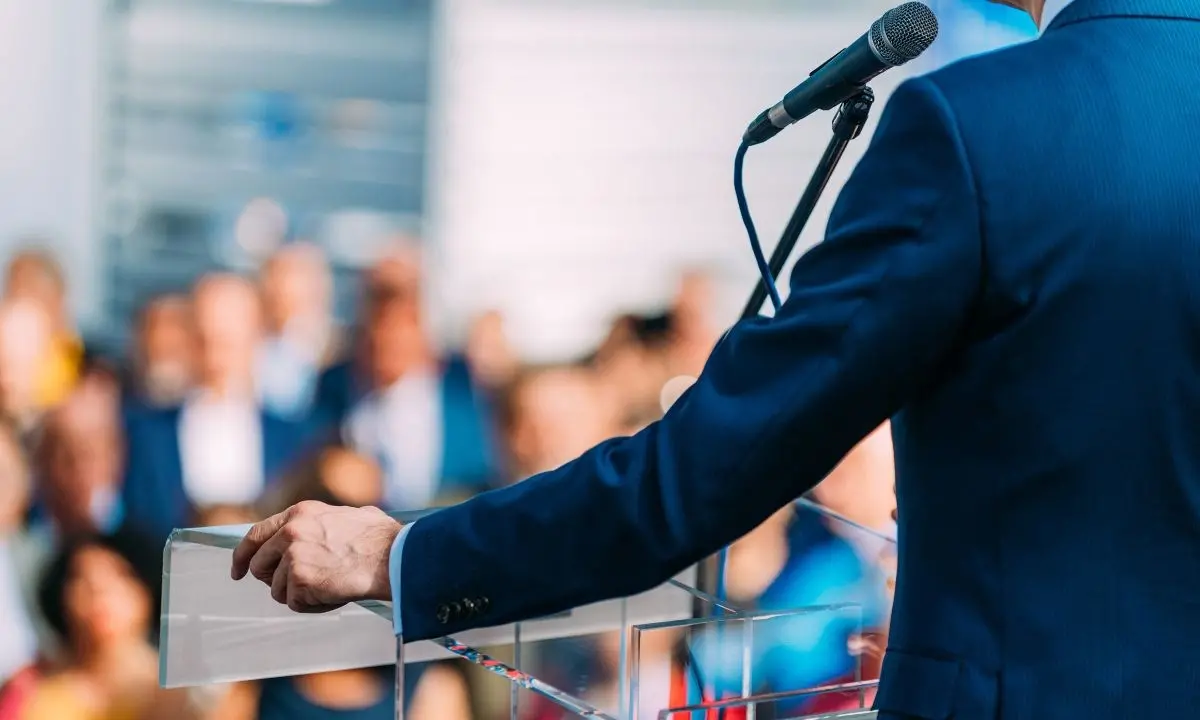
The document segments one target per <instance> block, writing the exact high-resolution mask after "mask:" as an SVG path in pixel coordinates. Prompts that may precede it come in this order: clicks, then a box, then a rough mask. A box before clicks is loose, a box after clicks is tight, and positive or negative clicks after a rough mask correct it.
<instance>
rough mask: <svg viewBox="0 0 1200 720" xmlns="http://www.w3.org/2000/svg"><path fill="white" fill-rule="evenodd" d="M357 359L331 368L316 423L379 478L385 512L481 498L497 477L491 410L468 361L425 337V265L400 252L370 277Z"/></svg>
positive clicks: (411, 251) (412, 252)
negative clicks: (374, 467) (372, 464)
mask: <svg viewBox="0 0 1200 720" xmlns="http://www.w3.org/2000/svg"><path fill="white" fill-rule="evenodd" d="M364 285H365V287H364V298H363V307H362V324H363V327H362V329H361V332H362V334H361V337H360V339H359V344H358V347H357V352H356V356H355V357H354V358H353V359H351V360H349V361H347V362H344V363H341V364H339V365H335V366H333V367H332V368H330V369H329V370H328V371H326V373H324V375H323V376H322V378H321V383H320V387H319V388H318V393H317V395H318V417H320V418H322V419H324V420H325V421H326V422H328V423H330V424H332V425H334V426H335V427H337V428H339V429H340V431H341V434H342V437H343V439H344V440H345V442H346V444H347V445H348V446H350V447H351V448H353V449H354V450H355V451H356V452H359V453H361V454H363V455H365V456H367V457H370V458H373V459H374V460H375V461H376V462H377V463H379V466H380V467H381V468H382V469H383V474H384V489H383V505H384V506H385V507H388V508H391V509H395V510H415V509H421V508H425V507H429V506H431V505H433V504H435V503H439V502H442V501H445V500H448V499H462V498H463V497H465V496H469V495H471V494H474V493H475V492H478V491H479V490H481V489H484V488H485V487H486V486H488V485H489V484H490V483H491V482H492V481H493V479H494V477H495V475H496V468H495V464H494V462H493V459H492V442H491V440H492V438H491V433H490V430H489V425H488V420H487V418H488V414H487V409H486V408H485V406H484V401H483V398H482V395H481V394H480V393H479V392H478V391H477V388H476V387H475V383H474V381H473V379H472V377H471V373H470V371H469V369H468V367H467V364H466V362H465V361H463V360H462V359H460V358H453V357H452V358H443V357H442V356H441V355H440V354H439V352H438V350H437V348H436V347H435V345H434V343H433V340H432V338H431V337H430V332H429V329H428V327H427V323H426V317H425V307H424V301H423V286H422V268H421V255H420V253H419V251H418V250H417V248H416V247H415V246H413V245H411V244H405V245H401V246H398V247H397V248H395V249H393V250H392V251H391V252H389V253H388V254H387V255H386V256H385V257H383V258H382V259H381V260H380V261H379V262H378V263H377V264H376V265H375V266H374V267H373V268H372V269H371V270H370V271H369V272H368V273H367V276H366V278H365V283H364Z"/></svg>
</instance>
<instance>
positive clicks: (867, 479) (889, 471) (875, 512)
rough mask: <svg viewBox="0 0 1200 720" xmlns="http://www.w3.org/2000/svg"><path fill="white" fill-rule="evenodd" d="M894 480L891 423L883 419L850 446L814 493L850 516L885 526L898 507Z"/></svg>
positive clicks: (820, 500) (876, 526)
mask: <svg viewBox="0 0 1200 720" xmlns="http://www.w3.org/2000/svg"><path fill="white" fill-rule="evenodd" d="M895 483H896V472H895V458H894V453H893V450H892V435H891V425H890V424H889V423H884V424H883V425H882V426H880V427H879V428H878V429H877V430H875V432H873V433H871V434H870V435H868V436H867V437H866V439H864V440H863V441H862V442H861V443H859V444H858V445H857V446H856V447H855V448H854V449H853V450H851V451H850V453H849V454H848V455H846V457H845V458H844V459H843V460H842V462H841V463H839V464H838V466H837V467H836V468H834V470H833V472H831V473H830V474H829V476H828V477H826V478H825V480H823V481H822V482H821V484H819V485H817V487H816V488H814V490H813V494H814V496H815V497H816V499H817V500H818V502H820V503H821V504H822V505H825V506H827V507H829V508H830V509H832V510H834V511H836V512H838V513H841V514H842V515H845V516H846V517H848V518H850V519H851V520H855V521H857V522H860V523H862V524H864V525H866V526H868V527H873V528H884V527H887V526H888V525H889V524H890V520H891V514H892V509H893V508H895V507H896V492H895Z"/></svg>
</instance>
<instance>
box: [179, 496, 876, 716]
mask: <svg viewBox="0 0 1200 720" xmlns="http://www.w3.org/2000/svg"><path fill="white" fill-rule="evenodd" d="M825 516H826V521H827V522H831V523H842V524H843V527H842V530H847V529H848V530H849V531H850V532H853V533H860V534H862V535H864V537H867V538H868V539H870V540H872V541H875V542H876V543H877V544H879V545H880V546H883V547H890V546H892V545H894V541H891V540H890V539H888V538H885V537H883V536H881V535H879V534H878V533H874V532H873V531H870V530H866V529H865V528H860V527H858V526H854V525H853V523H849V522H848V521H845V520H844V519H841V518H839V517H837V516H836V515H833V514H828V513H826V514H825ZM409 517H411V516H409ZM248 529H249V526H248V525H247V526H228V527H214V528H203V529H189V530H178V531H176V532H175V533H174V534H173V535H172V536H171V538H170V540H169V541H168V543H167V546H166V549H165V558H164V560H165V562H164V577H163V581H164V582H163V615H162V631H161V668H160V681H161V683H162V685H163V686H164V687H193V686H200V685H208V684H214V683H229V682H235V681H243V680H257V679H265V678H272V677H283V676H292V675H305V674H311V673H318V672H325V671H334V670H347V669H352V668H367V667H377V666H382V665H391V664H395V666H396V678H397V681H396V697H397V702H396V717H397V718H402V717H403V715H404V702H403V700H404V687H405V685H404V682H403V678H404V671H405V665H406V664H412V663H420V662H425V661H430V660H440V659H450V658H458V659H460V660H461V661H463V662H467V663H470V664H471V665H472V666H474V671H475V672H478V673H485V674H488V675H491V676H494V677H497V678H500V679H501V680H499V681H497V680H492V681H490V682H500V681H502V682H506V683H508V684H509V690H508V697H507V698H506V702H507V705H508V709H507V714H508V715H509V716H510V717H512V718H513V719H514V720H516V719H517V718H519V717H527V716H528V715H529V713H528V712H527V711H530V710H532V709H534V708H537V707H543V708H544V707H552V708H553V710H554V712H553V713H551V714H556V715H558V716H566V717H591V718H601V719H607V720H642V718H655V719H661V720H703V719H706V718H710V717H722V718H726V717H728V718H735V717H736V718H746V719H747V720H748V719H750V718H754V717H755V716H756V714H759V713H761V714H762V715H763V716H769V717H772V718H827V719H830V720H832V719H833V718H846V720H859V719H865V718H872V717H874V715H873V713H871V712H870V711H869V710H867V709H866V708H868V707H869V706H870V699H871V697H872V696H873V691H874V686H875V685H876V680H875V676H874V675H873V673H872V672H871V671H870V670H867V671H866V672H864V664H863V660H862V653H861V650H860V647H861V645H859V644H856V643H855V642H853V639H856V638H866V637H869V636H870V634H871V632H872V631H874V630H875V628H871V627H867V626H865V625H864V609H863V607H862V606H861V605H860V604H858V603H854V602H833V603H829V604H823V605H816V606H812V607H802V608H795V609H790V610H769V611H767V610H753V609H748V608H744V607H738V606H736V605H734V604H732V603H730V602H728V601H721V600H718V599H717V598H715V597H712V596H710V595H707V594H705V593H703V592H701V591H699V590H697V589H696V588H695V587H694V586H693V580H694V572H693V571H688V572H685V573H683V574H681V575H680V576H678V577H676V578H674V579H672V580H671V581H669V582H667V583H666V584H664V585H662V586H661V587H659V588H657V589H655V590H652V591H650V592H647V593H644V594H642V595H638V596H635V597H630V598H626V599H622V600H613V601H609V602H604V603H599V604H596V605H591V606H587V607H582V608H576V609H574V610H571V611H569V612H565V613H561V614H559V615H555V616H552V617H547V618H542V619H540V620H534V621H530V622H522V623H518V624H513V625H505V626H501V627H494V628H488V629H482V630H475V631H471V632H467V633H463V634H462V635H461V636H457V637H454V638H450V637H445V638H439V639H437V640H433V641H424V642H418V643H412V644H410V645H407V646H406V645H403V644H402V643H400V642H398V640H397V638H396V637H394V636H393V634H392V622H391V618H392V611H391V607H390V605H389V604H386V603H377V602H366V603H359V604H352V605H347V606H346V607H344V608H342V609H340V610H337V611H334V612H331V613H327V614H322V615H309V614H298V613H293V612H291V611H290V610H288V609H287V608H286V607H284V606H281V605H278V604H277V603H275V602H274V601H273V600H272V599H271V597H270V590H269V588H267V587H266V586H265V585H263V584H261V583H258V582H253V581H242V582H234V581H233V580H231V579H230V577H229V567H230V559H231V552H232V550H233V548H234V547H236V545H237V543H238V542H239V541H240V540H241V537H242V535H243V534H244V533H245V532H246V531H247V530H248ZM886 581H887V578H882V579H881V582H886ZM834 625H836V626H838V627H840V628H843V629H845V630H846V636H847V637H850V638H852V641H851V642H847V643H845V647H844V650H839V652H842V651H844V653H845V654H846V657H845V663H844V665H845V667H848V668H850V669H851V671H850V673H849V674H847V675H846V676H843V677H841V678H839V679H838V680H837V681H834V682H828V681H826V682H822V683H814V682H812V681H811V680H806V679H805V677H804V673H803V672H797V673H788V672H782V673H780V672H778V671H777V670H778V668H780V667H784V668H785V669H786V668H787V666H788V665H787V664H788V662H789V659H788V658H789V657H792V658H794V657H796V655H795V653H796V652H803V651H804V649H805V648H806V647H810V646H814V645H815V644H816V643H818V642H819V641H820V639H821V638H823V637H826V633H825V632H824V630H823V629H827V628H829V627H831V626H834ZM827 651H828V648H827V647H826V652H827ZM581 652H586V653H589V654H591V655H598V656H600V657H601V658H604V659H607V662H606V663H602V665H604V666H606V667H608V668H610V671H609V672H596V671H594V670H593V671H589V672H583V673H575V674H572V670H571V665H572V663H571V662H570V658H571V657H578V656H579V655H580V653H581ZM764 667H774V668H776V671H774V672H773V673H772V675H773V677H772V678H771V681H770V682H769V683H768V682H767V679H766V678H765V677H761V675H764V674H765V673H764V671H763V668H764ZM756 675H758V676H756ZM822 708H824V709H822ZM722 709H725V712H722ZM545 715H546V713H542V714H541V716H543V717H544V716H545Z"/></svg>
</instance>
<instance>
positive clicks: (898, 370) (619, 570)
mask: <svg viewBox="0 0 1200 720" xmlns="http://www.w3.org/2000/svg"><path fill="white" fill-rule="evenodd" d="M982 246H983V239H982V237H981V231H980V206H979V201H978V198H977V196H976V190H975V183H974V180H973V177H972V175H971V171H970V168H969V165H968V161H967V157H966V151H965V148H964V146H963V144H962V141H961V138H960V136H959V133H958V130H957V126H956V123H955V119H954V117H953V114H952V111H951V109H950V107H949V105H948V104H947V102H946V100H945V98H944V97H943V96H942V94H941V92H940V90H939V89H938V88H937V87H936V86H935V85H934V84H933V82H932V81H931V80H929V79H917V80H911V81H909V82H907V83H905V84H904V85H902V86H901V87H900V88H899V89H898V90H897V92H896V93H895V95H894V96H893V98H892V100H891V102H890V103H889V106H888V108H887V110H886V111H885V113H884V116H883V118H882V120H881V122H880V126H879V129H878V131H877V133H876V135H875V139H874V141H873V142H872V144H871V147H870V148H869V149H868V152H867V153H866V155H865V156H864V158H863V160H862V161H861V162H860V163H859V165H858V167H857V168H856V169H855V171H854V173H853V174H852V176H851V179H850V180H849V182H848V184H847V186H846V188H845V189H844V191H843V192H842V195H841V197H840V199H839V201H838V203H837V205H836V207H835V209H834V212H833V215H832V217H831V219H830V224H829V230H828V233H827V236H826V240H825V242H823V243H821V244H819V245H818V246H816V247H815V248H814V249H812V250H811V251H809V252H808V253H806V254H805V255H804V256H803V257H802V258H801V259H800V260H799V261H798V262H797V265H796V267H795V269H794V271H793V273H792V283H791V294H790V297H789V298H788V300H787V302H786V304H785V305H784V307H783V309H782V310H781V312H780V313H779V314H778V315H777V316H776V317H775V318H773V319H767V318H760V319H756V320H751V321H747V322H743V323H740V324H738V325H737V326H735V327H734V328H733V329H732V330H731V331H730V332H729V333H728V334H727V335H726V336H725V338H724V339H723V340H722V341H721V342H720V343H719V344H718V346H717V347H716V349H715V350H714V351H713V354H712V356H711V358H710V359H709V362H708V364H707V366H706V367H705V369H704V372H703V373H702V375H701V377H700V379H699V380H698V381H697V382H696V384H695V385H694V386H693V387H692V388H691V390H689V391H688V392H687V393H686V394H685V395H684V396H683V398H681V399H680V400H679V402H677V403H676V404H675V405H674V407H672V408H671V410H670V412H668V413H667V415H666V417H665V418H664V419H663V420H662V421H660V422H658V423H656V424H654V425H652V426H650V427H648V428H646V429H645V430H644V431H642V432H640V433H638V434H637V435H635V436H633V437H628V438H619V439H615V440H611V441H609V442H606V443H603V444H601V445H599V446H598V447H596V448H593V449H592V450H590V451H589V452H587V453H586V454H584V455H583V456H582V457H580V458H579V459H577V460H575V461H573V462H571V463H568V464H567V465H565V466H563V467H561V468H559V469H557V470H554V471H551V472H548V473H544V474H542V475H538V476H535V477H533V478H531V479H529V480H526V481H525V482H523V483H520V484H518V485H515V486H513V487H510V488H505V489H503V490H498V491H494V492H490V493H486V494H483V495H480V496H478V497H476V498H475V499H473V500H471V501H468V502H466V503H464V504H462V505H459V506H456V507H453V508H450V509H447V510H444V511H441V512H438V513H436V514H434V515H432V516H430V517H426V518H424V519H422V520H421V521H420V522H418V523H417V524H416V525H414V526H413V528H412V531H411V532H410V533H409V535H408V537H407V539H406V543H405V546H404V548H403V557H402V559H401V574H402V576H403V577H402V578H395V580H396V581H397V582H398V583H399V584H402V586H403V588H404V592H403V595H402V597H400V598H398V599H397V602H399V603H401V608H400V617H401V618H402V621H403V627H404V630H405V640H419V639H423V638H427V637H431V636H436V635H443V634H446V633H454V632H458V631H461V630H464V629H469V628H471V627H476V626H484V625H496V624H502V623H506V622H511V621H515V620H522V619H528V618H531V617H537V616H542V615H546V614H550V613H554V612H560V611H563V610H566V609H569V608H572V607H576V606H579V605H584V604H588V603H591V602H596V601H600V600H603V599H607V598H612V597H617V596H625V595H630V594H634V593H637V592H641V591H644V590H647V589H650V588H652V587H654V586H656V585H657V584H659V583H661V582H663V581H665V580H666V579H667V578H669V577H671V576H672V575H674V574H676V573H678V572H680V571H682V570H683V569H684V568H686V567H687V566H689V565H690V564H692V563H695V562H697V561H698V560H700V559H701V558H703V557H705V556H706V555H709V554H711V553H713V552H715V551H716V550H718V549H719V548H720V547H722V546H724V545H726V544H728V543H730V542H732V541H734V540H736V539H737V538H738V537H740V536H742V535H744V534H745V533H747V532H748V531H750V530H751V529H753V528H754V527H755V526H756V525H758V524H759V523H761V522H762V521H763V520H765V519H766V518H767V517H769V516H770V515H771V514H772V513H773V512H775V511H776V510H778V509H779V508H781V507H783V506H784V505H786V504H787V503H788V502H790V501H792V500H794V499H795V498H796V497H798V496H800V495H801V494H803V493H804V492H806V491H807V490H809V489H810V488H812V487H813V486H814V485H815V484H817V483H818V482H820V481H821V479H822V478H823V477H824V476H825V475H826V474H827V473H828V472H829V471H830V470H831V469H832V468H833V467H834V466H835V465H836V464H837V463H838V461H839V460H840V459H841V458H842V457H843V456H844V455H845V454H846V453H847V452H849V450H850V449H851V448H853V446H854V445H855V444H856V443H857V442H858V441H859V440H860V439H862V438H863V437H864V436H866V435H867V434H868V433H869V432H870V431H871V430H873V429H875V428H876V427H878V426H879V424H880V423H882V422H883V421H884V420H886V419H887V418H889V417H890V416H891V415H892V414H894V413H895V412H896V411H897V410H899V409H900V408H901V407H902V406H904V405H905V403H906V402H907V401H908V400H909V399H911V398H913V397H915V396H916V395H917V394H919V393H921V392H923V391H927V390H928V389H929V388H930V387H931V386H932V385H935V384H936V383H937V382H938V377H939V374H940V373H942V372H944V371H945V365H946V364H947V363H948V362H950V361H951V360H952V359H953V356H954V353H955V351H956V349H957V348H958V347H959V346H960V345H961V343H962V338H963V335H964V334H965V332H964V331H965V326H966V324H967V322H968V318H969V315H970V313H971V310H972V308H973V306H974V305H975V303H976V298H977V296H978V294H979V292H980V290H981V285H982V283H981V277H982V268H983V247H982Z"/></svg>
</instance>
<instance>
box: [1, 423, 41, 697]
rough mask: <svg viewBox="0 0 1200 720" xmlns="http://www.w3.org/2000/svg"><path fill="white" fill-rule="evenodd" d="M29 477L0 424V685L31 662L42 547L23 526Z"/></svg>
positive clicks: (10, 433) (15, 443)
mask: <svg viewBox="0 0 1200 720" xmlns="http://www.w3.org/2000/svg"><path fill="white" fill-rule="evenodd" d="M31 498H32V479H31V477H30V472H29V466H28V463H27V462H26V460H25V453H24V450H23V449H22V448H21V443H20V440H19V439H18V438H17V435H16V433H15V432H14V430H13V428H12V427H11V426H9V425H7V424H0V687H3V686H4V685H5V684H6V683H7V682H8V681H9V679H10V678H13V677H15V676H16V675H17V674H18V673H19V672H20V671H21V670H22V669H24V668H25V667H27V666H28V665H29V664H30V663H32V662H33V660H34V658H35V656H36V654H37V645H38V640H37V633H36V631H35V623H34V606H33V604H32V602H31V601H33V600H34V599H35V597H34V596H33V595H32V594H31V592H30V591H31V590H32V588H33V587H35V586H36V583H37V580H36V578H37V574H38V572H39V571H40V566H41V561H42V559H43V556H44V552H43V548H42V547H41V546H40V545H39V544H37V543H35V542H34V541H33V538H31V537H30V535H29V534H28V533H27V532H26V531H25V530H24V528H23V525H24V519H25V513H26V510H27V509H28V507H29V504H30V500H31Z"/></svg>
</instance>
